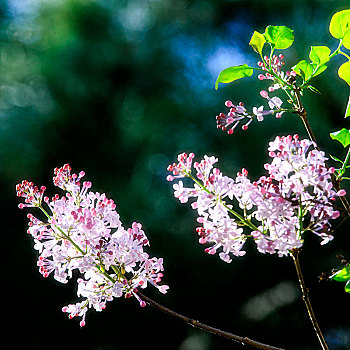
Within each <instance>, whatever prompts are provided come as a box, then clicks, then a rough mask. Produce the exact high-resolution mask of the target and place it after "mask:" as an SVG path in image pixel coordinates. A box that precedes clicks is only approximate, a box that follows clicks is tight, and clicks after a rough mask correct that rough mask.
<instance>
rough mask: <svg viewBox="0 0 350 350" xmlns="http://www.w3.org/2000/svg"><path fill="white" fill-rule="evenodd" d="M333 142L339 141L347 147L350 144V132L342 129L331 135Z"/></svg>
mask: <svg viewBox="0 0 350 350" xmlns="http://www.w3.org/2000/svg"><path fill="white" fill-rule="evenodd" d="M329 135H330V136H331V138H332V139H333V140H337V141H339V142H340V143H341V144H342V145H343V146H344V147H347V146H348V145H349V144H350V130H348V129H345V128H343V129H341V130H339V131H335V132H332V133H330V134H329Z"/></svg>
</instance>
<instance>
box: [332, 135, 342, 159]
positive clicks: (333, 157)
mask: <svg viewBox="0 0 350 350" xmlns="http://www.w3.org/2000/svg"><path fill="white" fill-rule="evenodd" d="M331 137H332V136H331ZM329 156H330V157H331V158H332V159H333V160H335V161H336V162H340V163H342V164H343V163H344V162H343V161H342V160H340V159H339V158H337V157H335V156H332V155H331V154H330V155H329Z"/></svg>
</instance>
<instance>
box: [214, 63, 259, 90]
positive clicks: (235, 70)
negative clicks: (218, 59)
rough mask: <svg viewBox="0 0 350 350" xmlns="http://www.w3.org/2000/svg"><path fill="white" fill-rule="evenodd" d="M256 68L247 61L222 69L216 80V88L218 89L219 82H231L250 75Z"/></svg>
mask: <svg viewBox="0 0 350 350" xmlns="http://www.w3.org/2000/svg"><path fill="white" fill-rule="evenodd" d="M253 71H254V69H253V68H251V67H249V66H248V65H247V64H246V63H245V64H241V65H239V66H234V67H229V68H226V69H224V70H223V71H221V73H220V74H219V76H218V78H217V79H216V82H215V89H216V90H217V89H218V85H219V83H231V82H233V81H235V80H237V79H241V78H245V77H250V76H251V75H252V74H253Z"/></svg>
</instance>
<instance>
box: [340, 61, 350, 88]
mask: <svg viewBox="0 0 350 350" xmlns="http://www.w3.org/2000/svg"><path fill="white" fill-rule="evenodd" d="M338 75H339V77H340V78H341V79H343V80H345V81H346V82H347V84H348V85H350V61H347V62H345V63H343V64H342V65H341V66H340V67H339V69H338Z"/></svg>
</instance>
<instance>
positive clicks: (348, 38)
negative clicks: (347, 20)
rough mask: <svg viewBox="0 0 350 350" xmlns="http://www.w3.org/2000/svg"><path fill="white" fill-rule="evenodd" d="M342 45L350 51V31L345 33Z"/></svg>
mask: <svg viewBox="0 0 350 350" xmlns="http://www.w3.org/2000/svg"><path fill="white" fill-rule="evenodd" d="M342 44H343V45H344V46H345V47H346V48H347V49H348V50H350V30H348V31H347V32H346V33H345V35H344V38H343V41H342Z"/></svg>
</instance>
